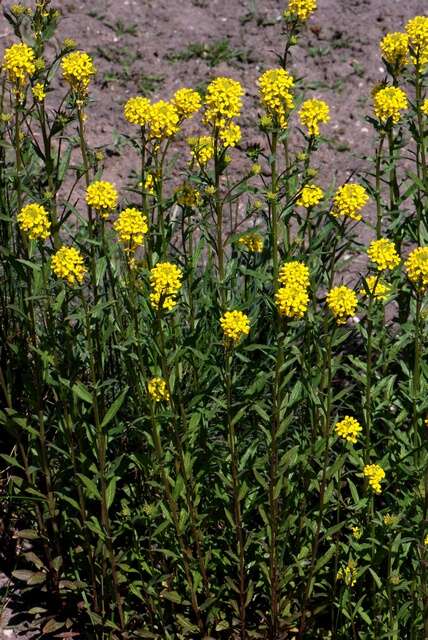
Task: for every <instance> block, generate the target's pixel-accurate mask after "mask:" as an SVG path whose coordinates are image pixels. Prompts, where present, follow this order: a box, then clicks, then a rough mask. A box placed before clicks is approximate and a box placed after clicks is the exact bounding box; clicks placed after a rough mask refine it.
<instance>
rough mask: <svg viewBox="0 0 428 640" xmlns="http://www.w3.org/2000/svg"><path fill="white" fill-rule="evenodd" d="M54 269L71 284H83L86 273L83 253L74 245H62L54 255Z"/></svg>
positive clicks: (55, 272) (59, 276) (57, 274)
mask: <svg viewBox="0 0 428 640" xmlns="http://www.w3.org/2000/svg"><path fill="white" fill-rule="evenodd" d="M52 271H53V272H54V274H55V275H56V276H57V277H58V278H62V279H63V280H65V281H66V282H67V283H68V284H69V285H70V286H73V285H75V284H82V282H83V279H84V277H85V274H86V268H85V265H84V261H83V256H82V254H81V253H80V251H79V250H78V249H75V248H74V247H61V248H60V249H58V251H57V252H56V253H55V254H54V255H53V256H52Z"/></svg>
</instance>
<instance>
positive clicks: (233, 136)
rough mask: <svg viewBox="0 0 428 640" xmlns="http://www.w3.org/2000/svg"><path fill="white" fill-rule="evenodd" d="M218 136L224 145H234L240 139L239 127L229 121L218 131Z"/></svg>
mask: <svg viewBox="0 0 428 640" xmlns="http://www.w3.org/2000/svg"><path fill="white" fill-rule="evenodd" d="M219 138H220V140H221V142H222V143H223V146H224V147H235V146H236V145H237V144H238V142H239V141H240V139H241V128H240V126H239V125H237V124H235V123H234V122H230V123H229V124H227V125H226V126H225V127H222V128H221V129H220V131H219Z"/></svg>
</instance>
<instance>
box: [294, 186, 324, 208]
mask: <svg viewBox="0 0 428 640" xmlns="http://www.w3.org/2000/svg"><path fill="white" fill-rule="evenodd" d="M323 198H324V191H323V190H322V189H321V187H318V186H317V185H316V184H307V185H305V186H304V187H303V189H302V191H301V193H300V196H299V198H298V200H297V202H296V204H298V205H299V206H301V207H306V209H310V208H311V207H315V206H316V205H317V204H319V203H320V202H321V200H322V199H323Z"/></svg>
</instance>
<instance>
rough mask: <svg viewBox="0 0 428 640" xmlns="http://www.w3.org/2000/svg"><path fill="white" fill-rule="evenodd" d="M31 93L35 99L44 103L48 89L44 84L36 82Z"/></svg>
mask: <svg viewBox="0 0 428 640" xmlns="http://www.w3.org/2000/svg"><path fill="white" fill-rule="evenodd" d="M31 91H32V93H33V96H34V99H35V100H37V101H38V102H43V100H44V99H45V98H46V89H45V85H44V84H43V82H36V84H35V85H34V87H32V89H31Z"/></svg>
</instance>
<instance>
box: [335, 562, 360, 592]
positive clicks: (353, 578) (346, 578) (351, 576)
mask: <svg viewBox="0 0 428 640" xmlns="http://www.w3.org/2000/svg"><path fill="white" fill-rule="evenodd" d="M357 578H358V569H357V565H356V563H355V561H354V560H349V562H348V564H347V565H346V566H344V567H340V569H339V571H338V572H337V575H336V580H343V582H344V583H345V584H346V586H347V587H353V586H354V585H355V583H356V582H357Z"/></svg>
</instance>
